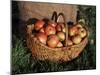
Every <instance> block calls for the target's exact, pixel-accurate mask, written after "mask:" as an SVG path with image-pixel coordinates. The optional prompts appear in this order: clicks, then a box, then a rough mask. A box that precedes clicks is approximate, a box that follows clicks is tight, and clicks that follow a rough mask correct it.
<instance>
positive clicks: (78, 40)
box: [72, 35, 82, 44]
mask: <svg viewBox="0 0 100 75" xmlns="http://www.w3.org/2000/svg"><path fill="white" fill-rule="evenodd" d="M81 40H82V38H81V37H80V36H79V35H76V36H73V37H72V41H73V43H74V44H79V43H80V42H81Z"/></svg>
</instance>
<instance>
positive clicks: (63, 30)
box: [56, 22, 66, 33]
mask: <svg viewBox="0 0 100 75" xmlns="http://www.w3.org/2000/svg"><path fill="white" fill-rule="evenodd" d="M56 30H57V31H62V32H64V33H65V32H66V31H65V26H64V23H61V22H60V23H58V24H57V26H56Z"/></svg>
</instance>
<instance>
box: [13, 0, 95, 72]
mask: <svg viewBox="0 0 100 75" xmlns="http://www.w3.org/2000/svg"><path fill="white" fill-rule="evenodd" d="M78 9H79V11H78V16H77V20H79V19H81V18H84V19H85V20H86V24H87V27H88V28H89V32H90V35H89V43H88V45H87V46H86V47H85V49H84V50H83V52H82V53H81V54H80V56H79V57H77V58H76V59H74V60H72V61H70V62H63V63H58V62H50V61H47V60H46V61H40V60H37V59H33V58H32V55H31V52H30V51H29V50H28V49H27V46H26V41H25V37H24V34H23V33H24V30H20V28H21V27H20V24H25V22H24V21H22V20H21V19H20V18H19V16H20V14H19V10H18V5H17V2H16V1H12V8H11V15H12V16H11V17H12V48H11V49H12V50H11V52H12V53H11V54H12V55H11V58H12V60H11V61H12V63H11V67H12V68H11V69H12V74H20V73H21V74H23V73H41V72H56V71H73V70H90V69H96V6H86V5H78Z"/></svg>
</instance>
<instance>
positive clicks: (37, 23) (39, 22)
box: [34, 20, 45, 31]
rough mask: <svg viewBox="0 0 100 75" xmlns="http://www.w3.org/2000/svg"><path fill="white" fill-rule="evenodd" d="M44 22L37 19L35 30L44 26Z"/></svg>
mask: <svg viewBox="0 0 100 75" xmlns="http://www.w3.org/2000/svg"><path fill="white" fill-rule="evenodd" d="M44 24H45V22H44V21H43V20H38V21H37V22H36V23H35V26H34V27H35V30H37V31H38V30H40V29H41V28H42V27H43V26H44Z"/></svg>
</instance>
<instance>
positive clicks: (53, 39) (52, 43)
mask: <svg viewBox="0 0 100 75" xmlns="http://www.w3.org/2000/svg"><path fill="white" fill-rule="evenodd" d="M58 43H59V38H58V37H57V36H56V35H54V34H52V35H50V36H49V37H48V39H47V45H48V46H49V47H51V48H55V47H57V44H58Z"/></svg>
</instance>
